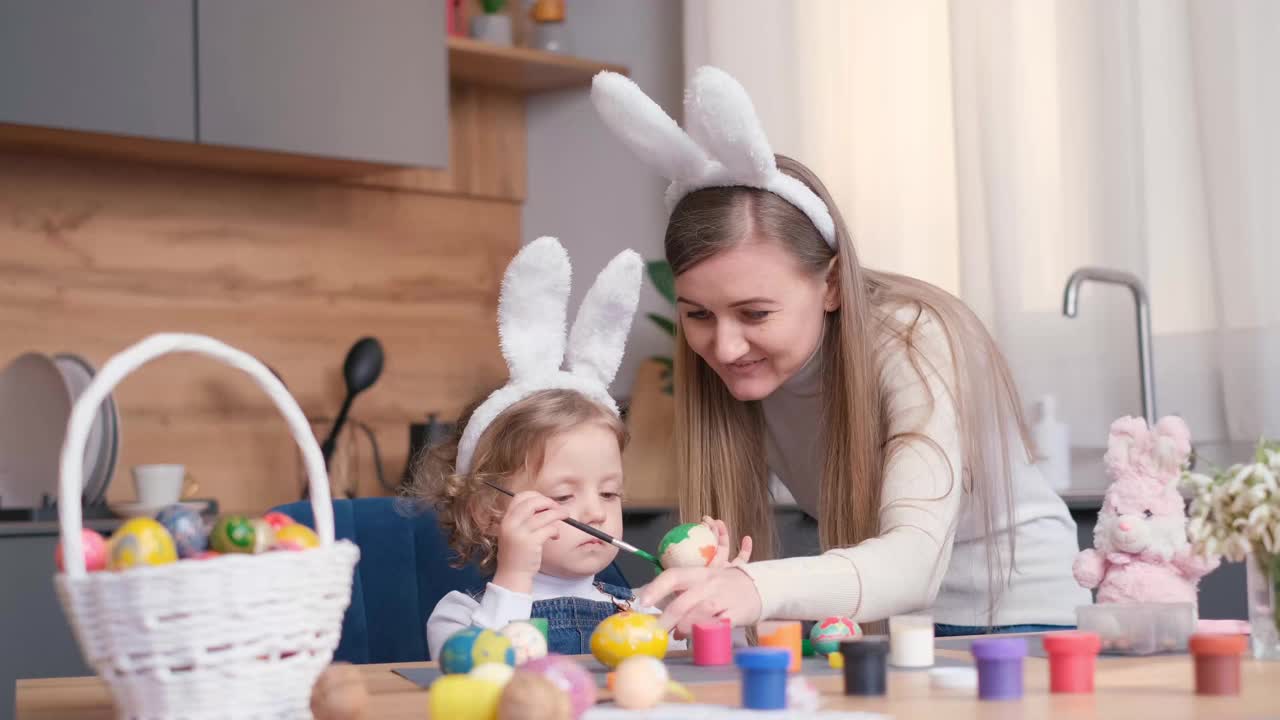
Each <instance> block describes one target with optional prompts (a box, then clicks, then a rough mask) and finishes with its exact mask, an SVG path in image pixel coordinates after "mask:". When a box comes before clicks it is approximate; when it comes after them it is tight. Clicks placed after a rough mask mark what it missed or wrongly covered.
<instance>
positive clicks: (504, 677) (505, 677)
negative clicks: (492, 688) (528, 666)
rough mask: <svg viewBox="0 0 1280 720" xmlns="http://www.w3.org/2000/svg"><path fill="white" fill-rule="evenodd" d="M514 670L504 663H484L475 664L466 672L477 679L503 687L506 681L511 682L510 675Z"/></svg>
mask: <svg viewBox="0 0 1280 720" xmlns="http://www.w3.org/2000/svg"><path fill="white" fill-rule="evenodd" d="M515 671H516V669H515V668H513V667H511V666H510V665H508V664H506V663H485V664H483V665H477V666H475V667H474V668H472V669H471V672H469V673H467V674H468V675H470V676H471V677H473V678H475V679H477V680H484V681H486V682H491V683H494V684H495V685H499V686H503V687H505V686H506V684H507V683H509V682H511V675H512V674H514V673H515Z"/></svg>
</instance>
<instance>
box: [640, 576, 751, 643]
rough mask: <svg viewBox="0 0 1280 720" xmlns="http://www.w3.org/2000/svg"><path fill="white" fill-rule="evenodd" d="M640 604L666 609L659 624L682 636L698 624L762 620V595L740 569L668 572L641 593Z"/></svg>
mask: <svg viewBox="0 0 1280 720" xmlns="http://www.w3.org/2000/svg"><path fill="white" fill-rule="evenodd" d="M636 602H637V603H639V604H640V605H644V606H648V607H661V608H663V611H662V617H661V618H660V619H659V621H660V622H661V623H662V626H663V627H664V628H666V629H668V630H675V631H676V633H677V634H678V635H680V636H687V635H690V634H691V633H692V632H693V625H694V623H701V622H710V621H712V620H715V619H718V618H725V617H727V618H729V620H730V621H731V622H732V623H733V624H734V625H735V626H738V625H751V624H753V623H755V622H757V621H758V620H759V619H760V591H758V590H756V584H755V581H754V580H752V579H751V576H749V575H747V573H746V572H745V571H743V570H742V568H741V566H740V565H730V566H726V567H707V568H675V569H674V570H667V571H665V572H663V573H662V574H661V575H659V576H658V577H656V578H654V580H653V582H651V583H649V584H648V585H646V586H645V587H644V588H642V589H641V590H640V593H639V595H638V596H637V597H636Z"/></svg>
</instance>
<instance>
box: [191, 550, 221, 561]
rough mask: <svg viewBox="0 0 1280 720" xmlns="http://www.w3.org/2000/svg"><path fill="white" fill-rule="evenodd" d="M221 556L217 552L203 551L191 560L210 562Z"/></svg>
mask: <svg viewBox="0 0 1280 720" xmlns="http://www.w3.org/2000/svg"><path fill="white" fill-rule="evenodd" d="M221 555H222V553H220V552H218V551H217V550H205V551H204V552H202V553H200V554H199V555H197V556H195V557H193V558H191V559H192V560H212V559H214V558H216V557H221Z"/></svg>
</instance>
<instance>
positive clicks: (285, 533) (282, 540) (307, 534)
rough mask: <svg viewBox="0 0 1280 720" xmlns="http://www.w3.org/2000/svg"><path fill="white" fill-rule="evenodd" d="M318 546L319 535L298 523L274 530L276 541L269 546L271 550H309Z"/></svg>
mask: <svg viewBox="0 0 1280 720" xmlns="http://www.w3.org/2000/svg"><path fill="white" fill-rule="evenodd" d="M318 547H320V537H319V536H318V535H316V531H315V530H312V529H311V528H309V527H307V526H306V525H300V524H298V523H294V524H293V525H286V526H284V527H282V528H280V529H279V530H276V542H275V544H274V545H272V546H271V548H272V549H273V550H310V549H311V548H318Z"/></svg>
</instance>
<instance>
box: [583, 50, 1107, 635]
mask: <svg viewBox="0 0 1280 720" xmlns="http://www.w3.org/2000/svg"><path fill="white" fill-rule="evenodd" d="M637 94H639V95H638V96H637ZM642 98H643V99H642ZM593 100H594V101H595V103H596V106H597V108H598V109H599V110H600V112H601V114H602V116H603V117H604V119H605V120H606V122H607V123H608V124H609V125H610V126H611V127H612V128H613V129H614V130H615V131H616V132H618V133H619V134H620V135H621V136H622V137H623V138H624V139H625V140H626V141H627V142H628V143H629V144H631V145H632V146H633V147H634V148H636V149H637V150H639V151H642V152H643V153H644V156H645V157H646V158H648V159H650V160H651V161H653V162H654V163H655V164H657V165H658V166H659V167H660V168H661V169H663V170H664V171H665V172H666V174H667V177H668V178H670V179H671V180H672V184H671V187H670V188H669V189H668V201H669V203H674V207H673V209H672V212H671V216H670V220H669V221H668V225H667V232H666V238H665V249H666V256H667V260H668V261H669V262H670V264H671V267H672V270H673V272H674V274H675V278H676V294H677V296H678V297H677V305H678V307H677V310H678V315H679V322H678V332H677V337H676V344H677V348H676V360H675V395H676V425H675V443H676V450H677V467H678V468H679V471H680V473H681V478H680V511H681V515H682V516H684V517H686V518H689V517H693V518H698V517H702V516H704V515H710V516H713V517H718V518H722V519H723V520H724V521H725V522H726V523H727V524H728V525H729V527H730V528H733V529H734V530H735V531H736V532H744V533H747V534H749V535H752V536H755V537H756V538H757V540H759V539H761V538H764V539H766V540H767V539H771V538H772V537H773V532H774V531H773V527H772V509H771V498H770V494H769V491H768V486H769V479H770V475H773V476H776V478H777V479H778V480H779V481H780V482H781V483H782V484H783V485H785V486H786V487H787V489H788V490H790V492H791V494H792V495H793V496H794V497H795V499H796V501H797V503H798V504H799V505H800V506H801V508H803V509H804V510H805V511H806V512H808V513H809V514H811V515H812V516H813V517H815V518H816V519H817V520H818V531H819V537H820V540H821V543H822V547H823V548H824V550H825V552H824V553H823V554H821V555H818V556H816V557H802V558H789V559H782V560H765V561H760V562H753V563H750V564H747V565H745V566H742V567H730V568H715V569H711V568H692V569H676V570H671V571H667V572H665V573H663V574H662V575H660V576H659V577H658V578H657V579H655V580H654V582H653V583H652V584H650V585H649V586H647V587H646V588H644V590H643V591H642V592H641V593H640V595H639V597H638V600H639V601H640V602H643V603H646V604H654V605H656V604H661V603H665V612H664V614H663V620H664V622H665V623H666V624H667V625H668V626H671V627H675V628H676V629H677V630H679V631H680V632H685V633H687V632H688V631H689V630H690V627H691V625H692V623H694V622H699V621H702V620H706V619H709V618H710V617H713V616H723V617H729V618H730V619H731V620H732V621H733V622H734V624H736V625H748V624H751V623H754V622H756V621H758V620H762V619H769V618H791V619H811V620H812V619H821V618H825V617H828V616H832V615H843V616H848V617H852V618H853V619H855V620H858V621H861V622H874V621H879V620H883V619H885V618H888V617H890V616H892V615H897V614H903V613H909V612H914V611H929V612H932V614H933V616H934V619H935V621H936V622H937V623H938V627H937V631H938V633H939V634H940V635H946V634H969V633H975V632H984V631H988V630H995V631H1015V630H1036V629H1047V628H1051V627H1060V626H1069V625H1071V624H1073V623H1074V609H1075V607H1076V606H1077V605H1081V604H1087V603H1089V602H1090V597H1089V594H1088V592H1087V591H1086V590H1084V589H1083V588H1081V587H1079V586H1078V585H1077V584H1076V583H1075V581H1074V580H1073V578H1072V575H1071V563H1072V561H1073V559H1074V557H1075V555H1076V553H1077V552H1078V550H1079V548H1078V544H1077V541H1076V527H1075V523H1074V522H1073V521H1072V519H1071V516H1070V514H1069V513H1068V511H1067V508H1066V506H1065V504H1064V503H1063V502H1062V500H1061V499H1060V498H1059V497H1058V496H1057V495H1056V494H1055V493H1054V492H1053V491H1052V490H1051V489H1050V487H1049V486H1048V484H1047V482H1046V481H1045V479H1044V478H1043V477H1042V476H1041V474H1040V473H1039V471H1038V470H1037V468H1036V467H1035V466H1034V464H1033V460H1032V456H1031V454H1030V452H1029V450H1028V448H1029V442H1028V439H1027V434H1026V431H1025V423H1024V421H1023V419H1022V416H1021V411H1020V407H1019V400H1018V397H1017V392H1016V390H1015V388H1014V386H1013V382H1012V380H1011V377H1010V373H1009V370H1008V368H1007V366H1006V364H1005V362H1004V360H1003V359H1002V357H1001V355H1000V352H999V350H998V349H997V347H996V345H995V343H994V341H993V340H992V339H991V337H990V335H989V334H988V333H987V332H986V330H985V328H984V327H983V326H982V323H981V322H980V321H979V320H978V318H977V317H976V316H975V315H974V314H973V313H972V312H971V311H970V310H969V309H968V308H967V307H966V306H965V305H964V304H963V303H962V302H961V301H960V300H958V299H956V298H955V297H953V296H951V295H949V294H947V293H946V292H944V291H942V290H940V289H938V288H936V287H934V286H932V285H929V284H928V283H925V282H922V281H919V280H915V279H912V278H908V277H903V276H901V275H895V274H892V273H885V272H878V271H874V270H871V269H867V268H863V267H862V266H860V265H859V263H858V260H857V255H856V252H855V250H854V246H853V243H852V239H851V238H850V236H849V233H848V230H847V228H846V227H845V224H844V221H843V219H842V218H841V216H840V213H839V211H838V209H837V208H836V206H835V203H834V202H833V201H832V199H831V196H830V195H829V193H828V192H827V191H826V189H825V188H824V187H823V185H822V183H821V181H820V180H819V179H818V178H817V177H816V176H815V175H814V174H813V173H812V172H810V171H809V170H808V169H807V168H805V167H804V166H803V165H801V164H800V163H799V162H796V161H794V160H791V159H789V158H786V157H783V156H775V155H774V154H773V153H772V151H771V150H770V149H769V147H768V144H767V140H766V139H765V137H764V133H763V131H762V130H761V129H760V128H759V123H758V121H757V120H756V118H755V113H754V109H753V108H752V107H751V105H750V101H749V99H747V97H746V94H745V92H744V91H743V90H742V88H741V86H739V85H738V84H737V83H736V81H733V79H732V78H729V76H728V75H726V74H724V73H723V72H721V71H718V70H715V69H714V68H703V69H701V70H700V71H699V72H698V73H697V74H696V75H695V77H694V79H693V81H692V86H691V88H690V91H689V93H688V94H687V95H686V123H687V124H688V128H689V131H688V132H689V134H688V135H685V134H684V133H682V132H680V131H679V128H678V127H676V126H675V124H674V122H672V121H670V120H669V119H666V121H665V122H662V121H661V120H660V119H657V118H656V116H655V115H654V113H655V110H656V105H653V104H652V101H648V99H647V98H644V97H643V94H642V93H639V90H638V89H636V88H634V85H630V83H629V81H625V80H621V79H619V78H618V77H617V76H612V77H601V78H597V82H596V84H595V87H594V88H593ZM656 112H658V113H661V111H660V110H656ZM662 117H663V118H665V115H663V116H662ZM673 129H674V131H673ZM675 133H679V136H677V135H676V134H675ZM699 163H702V165H701V166H699ZM772 545H773V544H772V543H770V542H767V541H766V542H757V544H756V548H757V549H756V557H757V558H760V557H762V556H764V555H765V554H766V553H768V552H769V551H770V549H771V547H772Z"/></svg>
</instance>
